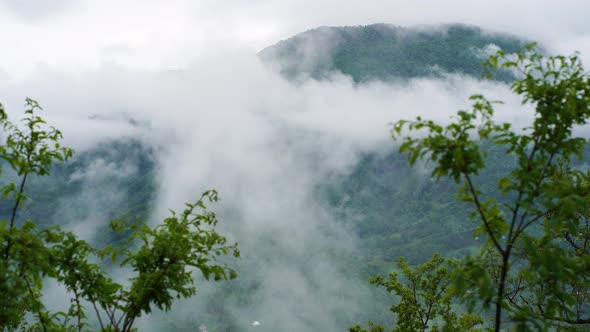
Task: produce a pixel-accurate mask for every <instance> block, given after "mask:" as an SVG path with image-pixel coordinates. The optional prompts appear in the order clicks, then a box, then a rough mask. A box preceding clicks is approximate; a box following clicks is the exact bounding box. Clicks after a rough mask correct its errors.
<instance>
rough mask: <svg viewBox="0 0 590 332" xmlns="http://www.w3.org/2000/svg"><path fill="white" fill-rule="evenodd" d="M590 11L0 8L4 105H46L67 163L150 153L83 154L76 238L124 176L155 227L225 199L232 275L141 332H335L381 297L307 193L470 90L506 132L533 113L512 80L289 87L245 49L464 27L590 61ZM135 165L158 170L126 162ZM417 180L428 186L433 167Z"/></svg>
mask: <svg viewBox="0 0 590 332" xmlns="http://www.w3.org/2000/svg"><path fill="white" fill-rule="evenodd" d="M56 3H57V4H56ZM588 9H590V8H589V5H588V3H587V1H573V0H572V1H561V2H559V3H553V2H545V3H540V2H538V1H521V2H518V3H515V2H514V1H512V2H505V1H504V2H503V1H493V2H486V3H481V2H478V3H477V4H475V3H474V2H469V1H459V0H457V1H450V2H447V3H445V5H444V6H443V5H442V4H440V3H439V2H428V1H418V2H415V3H412V4H408V3H406V2H402V1H370V2H369V3H365V2H363V3H362V4H361V3H360V2H359V3H355V4H353V3H350V4H347V5H346V6H344V5H343V4H342V2H335V1H332V0H325V1H314V2H309V1H284V2H281V5H278V4H277V2H270V1H262V0H260V1H248V2H243V1H231V2H230V3H222V2H218V1H217V2H215V1H199V2H194V1H185V0H179V1H173V2H170V4H168V5H162V4H159V3H157V2H145V1H127V2H125V3H121V2H119V1H117V2H114V1H100V2H98V1H90V0H88V1H70V0H60V1H57V2H53V1H52V2H51V3H50V2H48V1H39V2H37V3H36V4H35V5H31V4H24V3H22V2H20V1H12V0H5V1H2V0H0V28H2V30H3V31H13V32H14V33H6V34H3V35H2V36H0V42H1V43H2V45H6V47H3V52H2V55H1V57H2V60H3V61H2V63H0V102H2V103H3V104H4V106H5V108H6V110H7V112H8V113H9V115H10V116H11V118H12V119H13V120H16V119H18V118H20V117H21V116H22V109H23V107H22V105H23V101H24V98H25V97H27V96H29V97H31V98H33V99H36V100H37V101H39V103H40V104H41V106H42V107H43V108H44V111H43V112H42V114H41V116H42V117H44V118H45V119H46V120H47V121H48V122H49V124H51V125H54V126H56V127H57V128H59V129H60V130H62V132H63V134H64V144H65V145H67V146H70V147H72V148H74V149H75V150H76V154H77V155H80V154H83V153H85V152H88V151H92V150H93V149H96V148H97V147H100V146H101V145H102V144H106V143H108V142H111V141H114V140H116V141H122V142H140V143H141V145H142V146H143V147H144V149H145V150H139V151H138V152H137V154H129V155H123V156H122V155H117V154H115V155H113V156H110V157H109V156H108V155H105V156H102V157H101V158H98V159H96V160H91V161H89V162H88V163H84V164H82V166H81V167H80V169H78V170H77V171H76V172H74V173H72V174H71V175H69V177H68V178H67V179H65V180H64V185H66V186H67V185H77V186H79V187H80V188H81V194H77V195H76V196H69V197H65V198H64V199H62V200H61V201H60V202H59V204H58V209H57V212H56V213H54V215H52V216H51V218H53V219H55V220H60V221H62V226H63V227H65V228H67V229H70V230H74V231H75V232H76V233H77V234H79V235H80V236H81V237H82V238H85V239H88V240H96V235H97V234H98V233H100V232H103V231H104V229H105V225H106V224H107V223H108V219H109V217H111V214H110V213H109V211H113V210H114V211H116V210H117V208H119V207H121V208H124V206H125V203H126V202H122V201H121V200H124V199H125V197H126V196H125V195H123V194H121V192H123V191H124V190H126V189H125V187H124V186H123V185H122V183H123V181H125V179H129V178H134V177H139V176H147V177H149V178H150V179H152V180H153V196H150V204H151V206H150V209H149V210H150V214H149V215H148V216H146V218H147V221H148V222H149V223H150V224H151V225H155V224H157V223H158V222H159V221H161V220H162V219H163V218H165V217H166V216H168V215H169V213H170V212H169V209H173V210H180V209H182V208H183V204H184V203H185V202H194V201H195V200H196V199H198V198H199V197H200V194H201V193H202V192H203V191H205V190H207V189H216V190H218V191H219V194H220V197H221V201H220V202H218V203H217V204H214V205H211V206H210V208H211V209H212V210H214V211H215V212H217V213H218V216H219V220H220V224H219V226H218V227H219V231H220V233H221V234H223V235H225V236H227V237H228V239H229V240H230V241H237V242H238V243H239V246H240V250H241V252H242V256H243V257H242V258H241V259H239V260H238V261H234V260H228V261H227V263H228V264H229V265H230V266H232V267H235V268H236V270H237V272H238V279H236V280H234V281H228V282H205V281H204V280H203V279H202V278H201V277H200V276H198V279H197V283H196V286H197V289H198V290H197V295H196V296H195V297H194V298H191V299H189V300H182V301H179V302H176V303H175V304H174V305H173V307H172V311H171V312H168V313H162V312H156V313H154V314H152V315H150V316H147V317H142V319H141V321H140V322H138V328H139V329H140V330H142V331H144V330H145V331H161V330H165V329H169V330H178V329H180V328H181V327H185V325H186V324H187V323H188V324H190V325H192V326H193V327H194V330H196V328H197V326H198V325H199V324H201V323H207V321H204V319H205V318H204V317H210V316H214V315H222V316H223V319H226V320H228V321H232V322H234V324H235V325H236V326H238V327H242V328H243V329H244V330H248V328H252V323H253V322H254V321H259V322H260V323H261V325H260V327H258V328H257V329H256V330H260V331H264V330H278V329H281V330H283V331H301V330H314V331H344V330H346V328H347V327H348V326H350V325H352V324H354V323H361V322H363V321H365V320H368V319H371V318H372V317H366V316H363V314H365V313H366V312H368V311H372V312H374V314H375V315H374V316H375V317H379V316H380V314H382V313H385V312H386V311H387V310H388V308H383V307H379V308H377V307H375V301H374V299H375V296H382V295H383V294H382V293H378V292H377V291H376V290H375V289H374V287H372V286H370V285H369V284H368V282H366V280H367V278H368V276H367V275H365V274H364V273H365V272H364V271H362V269H361V268H360V266H359V264H360V263H363V261H362V259H364V258H363V257H360V255H359V247H360V243H359V237H358V234H356V233H355V231H354V229H353V228H352V227H350V225H348V224H346V223H345V222H343V221H342V220H339V219H338V217H337V216H336V214H335V213H333V212H334V211H333V210H332V207H330V206H328V205H327V203H326V202H323V201H321V200H319V199H318V196H317V188H318V186H321V185H323V184H325V183H327V182H330V181H332V180H334V179H337V178H338V177H339V176H346V175H347V174H349V173H350V172H352V170H353V169H354V167H355V166H356V165H357V163H358V162H359V160H361V159H362V158H363V156H365V155H367V154H388V153H391V152H393V151H396V145H395V143H394V142H393V141H392V140H391V138H390V134H389V130H390V128H391V127H390V124H391V123H393V122H395V121H397V120H399V119H413V118H415V117H416V116H423V117H428V118H431V119H433V120H437V121H440V122H443V123H445V122H448V121H450V119H451V116H452V115H453V114H454V113H455V112H456V111H457V110H459V109H466V108H468V107H469V101H468V98H469V96H470V95H471V94H474V93H481V94H484V95H485V96H486V97H488V98H489V99H491V100H502V101H504V102H505V103H504V104H501V105H498V106H497V108H496V114H495V115H496V117H497V119H498V120H499V121H506V122H510V123H512V124H513V126H514V127H515V128H521V127H522V126H523V125H524V124H525V123H526V121H527V120H530V118H531V116H532V112H531V110H530V109H528V108H527V107H524V108H523V107H521V105H520V100H519V99H518V98H517V97H515V96H514V95H513V94H511V92H510V89H509V86H507V85H506V84H504V83H501V82H493V81H482V80H479V79H476V78H473V77H470V76H463V75H441V76H440V77H438V78H419V79H411V80H409V81H400V82H389V83H386V82H377V81H375V82H369V83H363V84H356V83H354V82H353V80H352V79H351V78H350V77H347V76H345V75H342V74H340V73H333V74H332V76H330V77H329V78H326V79H325V80H322V81H316V80H313V79H304V80H302V81H300V82H299V83H297V84H293V83H292V82H289V81H287V80H285V79H284V78H283V77H281V76H280V75H279V74H278V73H277V71H276V68H273V67H272V66H269V65H267V64H264V63H262V62H261V61H260V59H259V57H258V55H257V54H256V52H257V51H259V50H261V49H263V48H264V47H267V46H269V45H271V44H273V43H275V42H278V41H279V40H281V39H285V38H288V37H290V36H292V35H293V34H295V33H298V32H302V31H305V30H307V29H312V28H316V27H318V26H340V25H359V24H370V23H380V22H384V23H391V24H396V25H410V26H411V25H416V24H440V23H448V22H462V23H469V24H475V25H478V26H481V27H483V28H485V29H486V31H489V32H490V33H496V32H505V33H511V34H516V35H519V36H524V37H525V38H527V39H532V40H539V41H541V42H542V44H543V46H544V47H546V48H547V49H548V50H549V51H551V52H564V53H566V54H568V53H571V52H573V51H574V50H580V51H582V56H583V58H584V59H588V55H589V54H590V49H589V48H588V47H589V46H588V45H590V43H589V42H588V40H589V38H590V26H589V25H588V24H587V23H586V22H587V17H586V16H587V13H588ZM425 28H426V27H425ZM432 28H439V26H437V27H432ZM332 42H334V41H333V40H329V38H328V39H327V40H322V41H321V43H319V44H313V43H312V44H310V45H306V46H307V47H306V49H305V53H306V56H307V58H308V59H313V60H314V61H325V60H326V58H325V57H326V56H327V53H326V47H327V46H328V45H330V43H332ZM474 51H478V50H474ZM480 51H481V53H482V54H487V53H488V52H489V51H490V49H482V50H480ZM139 154H142V156H143V157H140V156H139ZM142 158H144V159H146V160H148V161H149V162H150V163H153V165H154V168H153V172H154V173H153V174H147V175H146V174H143V173H142V172H143V170H142V169H141V168H138V167H137V165H138V163H139V162H140V159H142ZM416 172H422V173H423V174H424V179H425V181H426V180H427V176H428V172H426V171H424V170H423V169H422V170H421V169H418V170H416ZM393 176H395V175H393ZM150 188H151V187H150ZM138 190H144V189H141V188H140V189H138ZM391 220H392V222H395V216H391ZM399 254H400V255H403V254H404V253H403V252H400V253H399ZM125 273H126V272H125V271H124V272H123V273H122V274H121V275H117V276H115V277H116V278H117V279H124V278H125V277H127V275H126V274H125ZM228 288H229V289H231V290H232V291H233V292H236V293H240V291H242V290H244V289H250V290H252V292H251V293H246V294H245V295H244V296H243V297H242V298H240V299H239V300H238V301H236V300H232V301H229V300H226V299H224V298H222V297H221V296H222V295H223V292H222V290H223V289H228ZM379 292H380V291H379ZM69 298H70V296H69V295H68V294H67V292H65V291H64V290H63V289H61V288H60V287H59V286H58V285H55V284H50V285H48V288H47V292H46V296H45V299H46V303H47V305H48V306H49V307H50V308H57V309H63V308H65V306H67V304H68V302H69ZM367 308H370V309H369V310H367ZM373 318H374V317H373Z"/></svg>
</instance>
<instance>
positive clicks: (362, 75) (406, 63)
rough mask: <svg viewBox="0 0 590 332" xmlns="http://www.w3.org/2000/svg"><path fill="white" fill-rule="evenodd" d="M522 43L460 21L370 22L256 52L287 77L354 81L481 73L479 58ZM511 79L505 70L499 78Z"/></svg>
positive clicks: (322, 31)
mask: <svg viewBox="0 0 590 332" xmlns="http://www.w3.org/2000/svg"><path fill="white" fill-rule="evenodd" d="M525 43H526V41H524V40H522V39H520V38H517V37H514V36H510V35H507V34H495V33H490V32H486V31H483V30H481V29H479V28H477V27H473V26H466V25H460V24H451V25H441V26H423V27H409V28H407V27H399V26H394V25H387V24H373V25H368V26H358V27H321V28H317V29H313V30H309V31H306V32H304V33H301V34H298V35H296V36H294V37H291V38H289V39H286V40H284V41H281V42H279V43H277V44H275V45H273V46H270V47H268V48H266V49H264V50H262V51H261V52H260V56H261V58H262V59H264V61H267V62H269V63H272V64H274V65H276V66H277V67H278V68H279V70H280V72H281V73H282V74H283V75H285V76H286V77H288V78H290V79H296V78H301V77H302V76H306V75H309V76H310V77H312V78H315V79H322V78H327V77H329V76H330V75H331V74H333V73H334V72H341V73H343V74H345V75H348V76H350V77H351V78H352V79H353V80H354V81H355V82H366V81H371V80H396V79H397V80H399V79H409V78H416V77H428V76H440V75H441V74H443V73H458V74H466V75H471V76H475V77H480V76H481V74H482V69H483V68H482V66H481V64H482V62H483V61H484V60H485V59H486V57H487V56H488V55H489V54H491V53H493V52H494V51H495V50H497V49H503V50H505V51H506V52H508V53H511V52H514V51H516V50H518V49H520V48H521V47H522V46H523V45H524V44H525ZM498 78H499V79H502V80H509V79H510V75H509V74H508V73H504V74H502V75H500V76H499V77H498Z"/></svg>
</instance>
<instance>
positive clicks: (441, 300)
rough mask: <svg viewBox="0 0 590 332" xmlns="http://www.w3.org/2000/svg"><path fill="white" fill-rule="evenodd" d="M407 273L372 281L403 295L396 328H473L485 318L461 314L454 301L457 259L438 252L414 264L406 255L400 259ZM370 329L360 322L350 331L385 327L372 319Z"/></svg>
mask: <svg viewBox="0 0 590 332" xmlns="http://www.w3.org/2000/svg"><path fill="white" fill-rule="evenodd" d="M397 266H398V268H399V269H400V270H401V272H402V274H403V279H400V278H399V276H398V274H397V273H390V274H389V278H388V279H385V278H383V277H382V276H377V277H375V278H372V279H371V280H370V282H371V283H372V284H375V285H377V286H380V287H384V288H385V289H387V291H388V292H389V293H393V294H395V295H396V296H397V297H399V303H398V304H394V305H393V306H391V312H393V313H395V314H396V315H397V324H396V327H395V328H394V329H393V330H391V331H392V332H405V331H427V330H430V331H433V332H439V331H440V332H469V331H479V329H477V328H476V326H477V325H479V324H481V323H482V322H483V320H482V319H481V317H478V316H476V315H472V314H468V313H463V314H461V315H458V314H457V312H456V308H455V307H454V306H453V304H452V300H453V296H452V295H453V294H452V293H451V292H449V285H450V282H451V278H450V273H451V271H452V269H453V268H454V267H455V262H453V261H450V260H445V259H444V258H443V257H442V256H440V255H438V254H436V255H434V256H433V257H432V259H431V260H429V261H428V262H426V263H423V264H420V265H418V266H416V267H414V268H412V267H410V265H409V264H408V262H406V260H405V259H404V258H403V257H400V258H399V259H398V262H397ZM368 325H369V330H366V329H364V328H362V327H361V326H360V325H357V326H354V327H351V328H350V329H349V331H350V332H382V331H384V328H383V327H382V326H379V325H375V324H373V323H371V322H369V323H368Z"/></svg>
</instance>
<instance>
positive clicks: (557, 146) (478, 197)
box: [392, 44, 590, 331]
mask: <svg viewBox="0 0 590 332" xmlns="http://www.w3.org/2000/svg"><path fill="white" fill-rule="evenodd" d="M486 68H487V69H488V74H489V76H491V75H493V73H494V72H497V71H498V70H510V71H512V72H514V73H515V75H516V76H517V79H516V80H515V81H514V82H513V83H512V86H511V87H512V91H513V92H514V93H516V94H518V95H520V96H522V102H523V104H528V105H531V106H532V108H533V109H534V119H533V122H532V123H531V124H530V125H529V126H527V127H525V128H523V129H518V128H517V129H513V128H512V126H511V124H510V123H498V122H496V121H495V120H494V118H493V113H494V104H495V103H496V102H493V101H489V100H488V99H486V98H485V97H484V96H482V95H475V96H472V97H471V100H472V101H473V106H472V108H471V109H470V110H461V111H459V112H458V113H457V115H456V117H455V118H454V121H452V122H451V123H450V124H448V125H440V124H437V123H435V122H434V121H431V120H425V119H422V118H420V117H418V118H417V119H416V120H414V121H407V120H401V121H399V122H397V123H395V124H394V125H393V130H392V134H393V137H394V139H398V138H400V137H401V133H402V131H403V130H404V129H405V128H407V129H409V130H416V131H421V132H425V135H421V136H404V137H403V139H402V143H401V146H400V151H401V152H405V153H407V154H408V159H409V162H410V164H411V165H414V164H415V163H416V161H417V160H419V159H426V160H428V161H430V162H431V163H432V164H433V171H432V176H433V177H435V178H436V179H440V178H445V177H448V178H451V179H452V180H454V181H455V182H457V183H461V184H462V186H461V188H460V190H459V194H460V197H461V199H462V200H463V201H465V202H467V203H469V204H471V205H472V206H473V207H474V211H473V213H472V218H473V219H474V220H477V221H479V223H480V226H479V227H478V229H477V230H476V234H481V235H482V236H483V237H484V238H485V243H484V245H483V247H482V251H481V254H480V255H479V256H475V257H469V256H468V257H466V258H465V259H464V260H463V262H462V263H461V264H460V266H459V267H458V268H457V273H456V277H455V278H454V285H455V287H456V288H457V289H458V290H459V291H460V292H461V293H462V295H463V299H464V300H466V301H467V303H468V304H469V305H470V307H474V306H475V305H482V306H483V307H484V308H488V307H489V306H493V311H494V322H493V325H494V330H495V331H500V329H501V327H502V325H503V323H505V322H508V321H509V322H512V323H514V326H515V327H516V328H517V329H519V330H528V329H537V330H545V329H547V328H548V327H550V326H555V325H557V324H558V323H557V322H565V323H567V324H584V323H587V322H588V321H587V320H586V318H585V317H583V316H584V314H587V313H588V311H587V296H586V295H585V294H586V290H587V289H588V286H590V285H589V284H588V282H589V280H588V274H587V271H588V268H589V267H590V266H589V265H588V263H589V261H588V255H587V250H586V248H587V247H586V244H585V243H587V241H588V233H587V232H586V231H585V230H586V228H585V225H586V221H585V220H586V214H587V207H588V203H589V202H590V201H589V200H590V191H589V190H588V189H589V186H588V183H589V180H590V178H589V176H590V174H589V173H588V172H585V171H583V170H580V169H577V168H574V167H570V166H569V165H571V163H572V162H573V161H574V160H576V159H582V157H583V149H584V146H585V144H586V142H587V141H586V139H584V138H582V137H578V136H575V135H574V129H575V128H576V127H578V126H582V125H584V124H586V123H587V121H588V118H589V117H590V78H589V76H588V75H587V74H586V73H585V71H584V69H583V66H582V63H581V61H580V59H579V58H578V57H577V56H575V55H574V56H569V57H565V56H548V57H546V56H543V55H540V54H538V53H536V52H535V50H534V44H532V45H529V46H528V47H527V48H526V49H525V50H524V51H523V52H519V53H516V54H515V55H513V54H510V55H508V54H506V53H504V52H503V51H498V53H497V54H495V55H493V56H491V57H490V58H489V60H488V61H487V62H486ZM482 142H491V144H494V145H497V146H500V147H501V148H502V149H504V151H505V153H506V155H507V156H509V157H512V158H514V159H515V160H516V161H517V163H516V164H515V167H514V168H513V169H511V170H510V171H509V172H508V173H507V174H505V175H503V176H501V177H500V178H499V179H498V182H497V183H498V187H497V188H498V189H497V190H498V191H497V194H496V195H491V194H488V193H484V192H483V191H482V190H481V188H480V187H479V186H478V184H477V182H476V177H477V176H478V175H479V173H480V172H482V171H485V169H486V164H485V156H486V152H485V151H484V150H483V149H482V148H481V145H482ZM467 290H474V291H473V292H469V293H468V292H467ZM505 312H508V317H506V316H505V315H504V313H505Z"/></svg>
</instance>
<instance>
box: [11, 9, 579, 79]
mask: <svg viewBox="0 0 590 332" xmlns="http://www.w3.org/2000/svg"><path fill="white" fill-rule="evenodd" d="M1 3H2V4H3V6H4V7H5V8H12V10H6V11H0V29H1V30H2V31H10V33H5V34H2V36H0V44H1V45H3V53H2V60H3V61H2V64H1V65H0V69H1V70H4V71H6V72H8V73H9V74H11V75H12V77H13V79H20V78H22V77H27V76H30V75H31V73H32V72H33V71H34V69H35V67H36V66H38V65H39V64H46V65H49V66H57V67H59V70H60V71H68V72H77V71H80V70H84V69H88V68H94V69H95V68H97V67H98V66H100V65H102V64H108V63H115V64H119V65H123V66H125V67H132V68H142V69H148V70H172V69H180V68H186V67H188V66H189V65H190V63H191V62H193V61H194V60H195V59H196V58H199V57H201V56H203V55H206V53H207V51H208V50H211V49H217V48H219V47H221V46H223V45H228V44H229V45H233V47H235V46H236V45H238V46H239V47H242V48H247V49H250V50H260V49H262V48H264V47H266V46H268V45H270V44H272V43H274V42H276V41H278V40H280V39H284V38H288V37H290V36H292V35H294V34H296V33H298V32H301V31H304V30H307V29H311V28H315V27H318V26H323V25H331V26H340V25H360V24H370V23H377V22H382V23H391V24H398V25H405V26H407V25H416V24H437V23H452V22H461V23H468V24H473V25H478V26H481V27H483V28H486V29H489V30H492V31H499V32H509V33H514V34H517V35H522V36H526V37H528V38H530V39H533V40H539V41H541V42H543V43H545V44H548V45H551V46H553V47H554V48H555V49H556V51H558V52H560V53H571V52H573V51H574V50H576V49H579V48H580V47H584V45H586V44H589V43H588V42H587V41H588V34H589V33H590V25H589V24H588V23H587V20H586V17H585V14H584V13H587V12H588V10H589V9H590V4H589V3H588V2H587V1H584V0H565V1H560V2H555V1H541V2H539V1H532V0H526V1H518V2H515V1H506V0H501V1H466V0H451V1H445V2H440V1H434V0H419V1H413V2H407V1H403V0H396V1H386V0H371V1H365V2H351V3H347V4H346V5H344V4H343V3H342V2H340V1H334V0H322V1H292V0H286V1H280V2H277V1H268V0H254V1H243V0H233V1H223V2H220V1H199V2H194V1H188V0H173V1H166V2H159V1H147V2H146V1H138V0H132V1H125V2H121V1H115V0H102V1H96V0H85V1H80V2H76V5H73V4H72V3H70V2H68V1H65V0H64V1H60V2H59V4H62V5H59V4H58V5H54V2H51V3H52V5H49V3H48V2H47V1H36V2H27V4H26V5H25V4H21V2H18V3H17V2H16V1H12V0H4V2H1ZM29 7H31V8H33V9H34V11H31V12H39V13H40V14H39V15H42V16H43V17H44V19H43V20H30V19H27V17H23V16H22V15H20V14H17V12H19V11H20V12H27V13H28V12H29V9H28V8H29Z"/></svg>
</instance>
